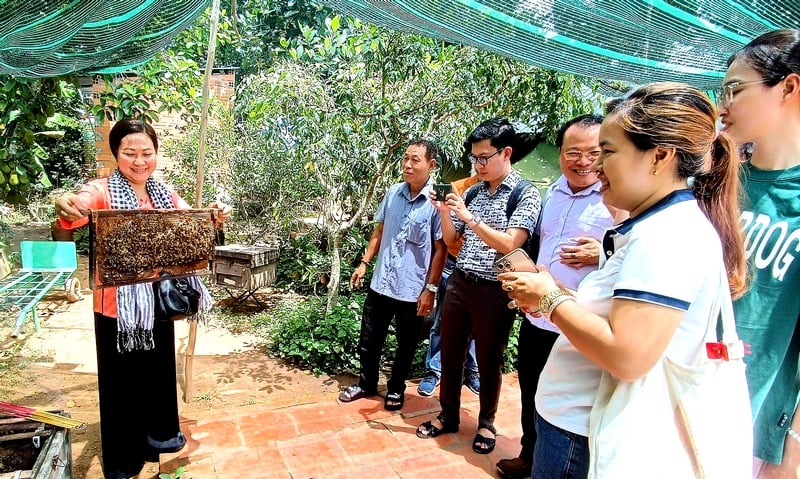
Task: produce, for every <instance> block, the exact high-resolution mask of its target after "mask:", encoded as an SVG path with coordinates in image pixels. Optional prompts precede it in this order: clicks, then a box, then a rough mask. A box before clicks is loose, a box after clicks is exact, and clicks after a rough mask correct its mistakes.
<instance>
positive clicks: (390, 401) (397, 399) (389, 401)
mask: <svg viewBox="0 0 800 479" xmlns="http://www.w3.org/2000/svg"><path fill="white" fill-rule="evenodd" d="M404 402H405V394H403V393H387V394H386V399H385V400H384V401H383V408H384V409H386V410H387V411H398V410H400V409H402V408H403V403H404Z"/></svg>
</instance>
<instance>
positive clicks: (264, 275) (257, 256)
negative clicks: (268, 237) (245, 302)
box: [212, 244, 278, 291]
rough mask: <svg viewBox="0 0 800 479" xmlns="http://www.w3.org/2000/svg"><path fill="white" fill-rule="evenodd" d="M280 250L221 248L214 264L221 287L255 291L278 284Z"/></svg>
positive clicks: (217, 249) (215, 281)
mask: <svg viewBox="0 0 800 479" xmlns="http://www.w3.org/2000/svg"><path fill="white" fill-rule="evenodd" d="M277 266H278V249H277V248H275V247H273V246H264V245H242V244H230V245H225V246H217V247H216V250H215V255H214V262H213V266H212V268H213V274H214V283H215V284H217V285H218V286H224V287H230V288H239V289H245V290H248V291H254V290H256V289H259V288H263V287H266V286H269V285H271V284H272V283H274V282H275V275H276V273H277Z"/></svg>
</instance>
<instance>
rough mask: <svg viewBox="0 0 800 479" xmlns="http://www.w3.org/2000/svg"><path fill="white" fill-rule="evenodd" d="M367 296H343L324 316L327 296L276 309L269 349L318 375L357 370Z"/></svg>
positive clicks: (354, 372) (351, 372) (275, 354)
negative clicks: (327, 314) (362, 319)
mask: <svg viewBox="0 0 800 479" xmlns="http://www.w3.org/2000/svg"><path fill="white" fill-rule="evenodd" d="M363 303H364V295H363V294H361V293H356V294H353V295H351V296H350V297H345V296H342V297H340V298H339V303H338V304H337V305H336V307H335V308H334V309H333V312H332V313H331V314H330V315H329V316H328V317H327V318H326V317H325V299H324V298H316V297H312V298H309V299H307V300H305V301H300V302H298V303H295V304H293V305H286V306H284V307H282V308H281V309H279V310H278V311H276V322H277V324H276V325H275V329H274V330H273V332H272V335H271V337H270V351H271V353H272V354H273V355H274V356H277V357H279V358H282V359H286V360H287V361H289V362H291V363H292V364H294V365H295V366H297V367H300V368H303V369H308V370H310V371H312V372H313V373H314V374H315V375H317V376H319V375H320V374H342V373H350V374H357V373H358V365H359V361H358V338H359V333H360V329H361V305H362V304H363Z"/></svg>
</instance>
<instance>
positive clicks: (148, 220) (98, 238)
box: [89, 208, 217, 289]
mask: <svg viewBox="0 0 800 479" xmlns="http://www.w3.org/2000/svg"><path fill="white" fill-rule="evenodd" d="M89 218H90V219H89V283H90V286H91V287H92V289H95V288H104V287H108V286H120V285H123V284H133V283H141V282H147V281H153V280H154V279H155V278H156V277H157V276H158V275H159V273H161V272H163V273H167V274H169V275H171V276H177V277H180V276H186V275H189V274H209V273H210V270H209V260H210V259H213V257H214V231H215V230H214V223H215V221H216V218H217V210H216V209H210V208H206V209H181V210H179V209H168V210H96V211H92V212H91V214H90V215H89ZM187 232H188V233H189V234H187ZM123 233H124V234H123ZM170 255H171V256H172V258H171V259H169V260H168V264H162V263H163V262H164V261H167V260H165V259H164V258H165V257H169V256H170Z"/></svg>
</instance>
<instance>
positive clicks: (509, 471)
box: [497, 457, 533, 479]
mask: <svg viewBox="0 0 800 479" xmlns="http://www.w3.org/2000/svg"><path fill="white" fill-rule="evenodd" d="M532 467H533V464H532V463H531V462H529V461H527V460H525V459H523V458H521V457H515V458H514V459H501V460H499V461H497V472H499V473H500V476H501V477H504V478H505V479H524V478H526V477H531V468H532Z"/></svg>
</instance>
